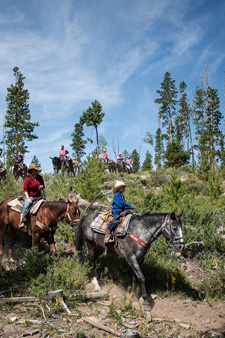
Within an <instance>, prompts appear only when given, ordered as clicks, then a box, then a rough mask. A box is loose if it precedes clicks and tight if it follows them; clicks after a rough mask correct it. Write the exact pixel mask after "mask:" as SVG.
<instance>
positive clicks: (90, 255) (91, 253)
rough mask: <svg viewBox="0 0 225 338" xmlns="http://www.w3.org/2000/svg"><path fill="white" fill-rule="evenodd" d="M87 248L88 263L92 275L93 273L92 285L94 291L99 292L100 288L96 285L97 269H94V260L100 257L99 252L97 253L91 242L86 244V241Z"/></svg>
mask: <svg viewBox="0 0 225 338" xmlns="http://www.w3.org/2000/svg"><path fill="white" fill-rule="evenodd" d="M87 247H88V258H89V263H90V266H91V267H92V273H93V276H94V278H93V280H92V283H94V286H95V291H100V290H101V287H100V286H99V283H98V279H97V278H98V274H97V269H96V264H95V262H96V259H97V258H98V256H100V254H101V253H100V252H98V249H97V248H96V247H95V243H94V242H92V243H90V242H88V241H87Z"/></svg>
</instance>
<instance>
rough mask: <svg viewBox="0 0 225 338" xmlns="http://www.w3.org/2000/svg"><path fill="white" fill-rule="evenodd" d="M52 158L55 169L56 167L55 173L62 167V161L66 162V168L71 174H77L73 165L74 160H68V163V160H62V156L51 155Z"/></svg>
mask: <svg viewBox="0 0 225 338" xmlns="http://www.w3.org/2000/svg"><path fill="white" fill-rule="evenodd" d="M50 159H51V160H52V164H53V169H54V173H56V174H58V173H59V170H60V169H61V168H62V163H63V164H64V170H65V171H66V172H67V173H68V174H71V176H75V172H74V167H73V162H72V160H69V161H68V164H67V163H66V161H63V162H62V161H60V158H59V157H57V156H55V157H53V158H52V157H50Z"/></svg>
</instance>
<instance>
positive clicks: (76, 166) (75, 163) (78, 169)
mask: <svg viewBox="0 0 225 338" xmlns="http://www.w3.org/2000/svg"><path fill="white" fill-rule="evenodd" d="M72 163H73V169H74V173H75V174H76V173H77V172H78V173H79V171H80V166H79V163H78V161H76V160H72Z"/></svg>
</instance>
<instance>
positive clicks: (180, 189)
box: [164, 172, 187, 208]
mask: <svg viewBox="0 0 225 338" xmlns="http://www.w3.org/2000/svg"><path fill="white" fill-rule="evenodd" d="M186 192H187V188H186V186H185V185H184V184H183V183H182V182H181V180H180V179H179V178H178V177H177V175H176V174H175V172H173V173H172V174H171V179H170V181H169V182H168V183H167V185H166V186H165V188H164V197H165V200H167V203H168V205H170V206H171V207H173V208H174V207H176V208H177V207H179V206H180V205H181V202H182V198H183V197H184V195H185V194H186Z"/></svg>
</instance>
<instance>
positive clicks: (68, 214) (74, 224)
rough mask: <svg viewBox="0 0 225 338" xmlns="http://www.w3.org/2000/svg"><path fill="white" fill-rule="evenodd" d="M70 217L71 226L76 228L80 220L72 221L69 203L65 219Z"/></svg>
mask: <svg viewBox="0 0 225 338" xmlns="http://www.w3.org/2000/svg"><path fill="white" fill-rule="evenodd" d="M66 216H67V217H68V219H69V221H70V225H71V226H76V225H77V223H78V222H80V218H78V219H76V220H72V217H71V215H70V210H69V203H68V204H67V209H66V213H65V216H64V217H66Z"/></svg>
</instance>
